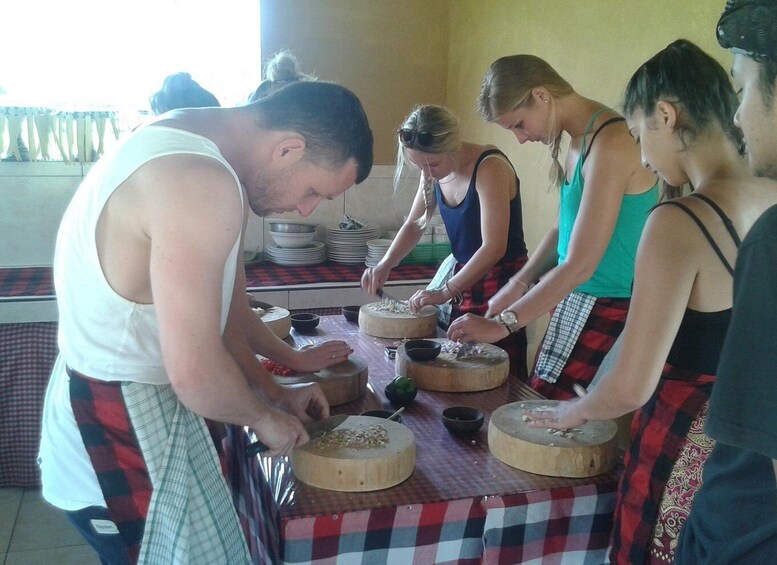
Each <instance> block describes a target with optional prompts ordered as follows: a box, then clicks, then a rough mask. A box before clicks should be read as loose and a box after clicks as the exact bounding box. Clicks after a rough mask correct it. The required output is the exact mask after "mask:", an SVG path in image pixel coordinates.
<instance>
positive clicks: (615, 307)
mask: <svg viewBox="0 0 777 565" xmlns="http://www.w3.org/2000/svg"><path fill="white" fill-rule="evenodd" d="M630 303H631V299H630V298H597V299H596V304H594V307H593V309H592V310H591V313H590V314H589V315H588V319H587V320H586V322H585V326H584V327H583V331H581V332H580V336H579V337H578V339H577V343H576V344H575V347H574V348H573V349H572V352H571V353H570V354H569V359H568V361H567V364H566V365H565V366H564V370H563V371H562V372H561V375H560V376H559V378H558V380H557V381H556V382H555V383H549V382H547V381H545V380H543V379H540V378H539V377H537V376H536V375H535V374H534V373H533V372H532V378H531V387H532V388H533V389H535V390H536V391H537V392H539V393H540V394H541V395H542V396H544V397H545V398H550V399H552V400H569V399H570V398H575V397H576V396H577V394H575V391H574V388H573V387H574V385H575V384H579V385H580V386H582V387H583V388H587V387H588V385H589V384H591V381H592V380H593V378H594V376H595V375H596V371H597V370H598V369H599V365H601V364H602V361H603V360H604V357H605V355H607V352H608V351H610V349H611V348H612V346H613V345H614V344H615V340H617V339H618V336H619V335H620V334H621V332H622V331H623V326H625V325H626V315H627V314H628V313H629V304H630ZM539 351H540V349H537V352H538V353H539ZM535 363H536V359H535Z"/></svg>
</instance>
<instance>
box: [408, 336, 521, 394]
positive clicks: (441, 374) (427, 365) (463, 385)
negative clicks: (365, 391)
mask: <svg viewBox="0 0 777 565" xmlns="http://www.w3.org/2000/svg"><path fill="white" fill-rule="evenodd" d="M433 341H437V342H440V343H444V342H445V341H447V340H445V339H435V340H433ZM480 345H481V346H483V347H484V348H485V352H484V353H482V354H480V355H478V356H476V357H467V358H464V359H456V357H455V356H454V355H451V354H450V353H440V355H439V356H438V357H437V358H436V359H434V360H433V361H413V360H412V359H410V358H409V357H408V356H407V351H406V350H405V345H404V344H402V345H400V346H399V348H397V360H396V363H395V365H394V367H395V369H394V370H395V372H396V374H397V375H402V376H405V377H410V378H412V379H413V380H414V381H415V384H416V386H417V387H418V388H420V389H423V390H436V391H441V392H476V391H481V390H490V389H492V388H496V387H498V386H500V385H502V384H503V383H504V382H505V381H506V380H507V375H508V374H509V372H510V357H509V356H508V355H507V352H506V351H505V350H504V349H502V348H501V347H498V346H496V345H492V344H490V343H482V344H480Z"/></svg>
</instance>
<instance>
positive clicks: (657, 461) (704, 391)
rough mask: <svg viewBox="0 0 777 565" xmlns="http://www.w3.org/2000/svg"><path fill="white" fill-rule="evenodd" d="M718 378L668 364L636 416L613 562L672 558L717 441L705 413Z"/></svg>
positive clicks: (618, 511)
mask: <svg viewBox="0 0 777 565" xmlns="http://www.w3.org/2000/svg"><path fill="white" fill-rule="evenodd" d="M714 380H715V377H714V376H712V375H706V374H700V373H695V372H691V371H685V370H682V369H678V368H677V367H674V366H672V365H670V364H669V363H667V364H666V365H665V366H664V372H663V375H662V376H661V380H660V381H659V384H658V388H657V389H656V392H655V393H653V396H652V397H651V399H650V400H649V401H648V403H647V404H645V406H644V407H642V408H641V409H640V410H638V411H637V412H636V414H635V415H634V419H633V421H632V425H631V446H630V448H629V451H628V452H627V454H626V459H625V461H624V471H623V475H622V477H621V482H620V485H619V488H618V499H617V502H616V506H615V517H614V526H613V546H612V551H611V555H610V560H611V563H613V564H624V565H625V564H629V565H641V564H644V563H672V562H674V549H675V546H676V544H677V537H678V535H679V532H680V528H681V527H682V525H683V524H684V523H685V520H686V519H687V517H688V514H689V512H690V509H691V502H692V501H693V497H694V495H695V493H696V492H697V490H698V489H699V487H700V486H701V476H702V469H703V466H704V462H705V461H706V460H707V457H708V456H709V453H710V452H711V451H712V447H713V445H714V442H713V440H711V439H710V438H709V437H708V436H706V435H705V434H704V431H703V426H704V417H705V414H706V407H707V403H708V401H709V396H710V393H711V392H712V384H713V382H714Z"/></svg>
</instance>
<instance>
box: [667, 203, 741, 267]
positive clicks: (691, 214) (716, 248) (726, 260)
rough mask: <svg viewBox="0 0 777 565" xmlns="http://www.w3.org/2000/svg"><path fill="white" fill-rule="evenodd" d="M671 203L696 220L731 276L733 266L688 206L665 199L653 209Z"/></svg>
mask: <svg viewBox="0 0 777 565" xmlns="http://www.w3.org/2000/svg"><path fill="white" fill-rule="evenodd" d="M669 204H671V205H672V206H677V207H678V208H680V209H681V210H683V211H684V212H685V213H686V214H688V216H690V218H691V219H692V220H693V221H694V222H696V225H697V226H699V229H700V230H701V231H702V233H703V234H704V237H705V238H706V239H707V242H709V244H710V247H712V250H713V251H714V252H715V254H716V255H717V256H718V258H719V259H720V261H721V263H723V266H724V267H726V270H727V271H728V274H729V275H731V276H734V268H733V267H732V266H731V263H729V262H728V259H726V257H725V255H723V252H722V251H721V250H720V247H718V244H717V243H715V240H714V239H713V238H712V234H711V233H710V232H709V230H708V229H707V226H705V225H704V223H703V222H702V221H701V220H700V219H699V217H698V216H697V215H696V214H694V213H693V212H692V211H691V209H690V208H688V207H687V206H686V205H685V204H682V203H680V202H675V201H674V200H667V201H666V202H661V203H659V204H656V205H655V206H654V207H653V209H654V210H655V209H656V208H658V207H659V206H665V205H669Z"/></svg>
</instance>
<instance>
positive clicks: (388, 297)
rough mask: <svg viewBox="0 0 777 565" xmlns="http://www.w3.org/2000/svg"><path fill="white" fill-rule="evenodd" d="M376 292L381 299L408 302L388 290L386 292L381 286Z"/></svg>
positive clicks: (400, 302) (401, 302)
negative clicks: (392, 294)
mask: <svg viewBox="0 0 777 565" xmlns="http://www.w3.org/2000/svg"><path fill="white" fill-rule="evenodd" d="M375 294H377V295H378V297H379V298H380V299H381V300H387V301H390V302H397V303H399V304H407V301H406V300H399V299H398V298H394V297H393V296H391V295H390V294H389V293H388V292H386V291H385V290H383V289H382V288H379V289H378V291H377V292H376V293H375Z"/></svg>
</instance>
